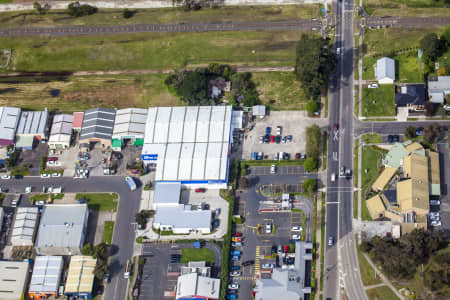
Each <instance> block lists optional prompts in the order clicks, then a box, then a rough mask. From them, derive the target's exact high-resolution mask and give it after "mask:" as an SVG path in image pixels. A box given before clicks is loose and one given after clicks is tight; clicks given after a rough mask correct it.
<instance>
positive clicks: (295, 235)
mask: <svg viewBox="0 0 450 300" xmlns="http://www.w3.org/2000/svg"><path fill="white" fill-rule="evenodd" d="M301 238H302V237H301V235H299V234H293V235H292V239H293V240H300V239H301Z"/></svg>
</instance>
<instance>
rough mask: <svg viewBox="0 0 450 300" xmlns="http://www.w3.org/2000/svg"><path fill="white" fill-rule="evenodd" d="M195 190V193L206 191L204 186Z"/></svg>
mask: <svg viewBox="0 0 450 300" xmlns="http://www.w3.org/2000/svg"><path fill="white" fill-rule="evenodd" d="M195 192H196V193H204V192H206V189H205V188H196V189H195Z"/></svg>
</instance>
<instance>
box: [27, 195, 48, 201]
mask: <svg viewBox="0 0 450 300" xmlns="http://www.w3.org/2000/svg"><path fill="white" fill-rule="evenodd" d="M48 196H49V194H38V195H33V196H31V197H30V202H31V203H34V202H37V201H46V200H47V199H48Z"/></svg>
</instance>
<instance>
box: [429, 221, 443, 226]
mask: <svg viewBox="0 0 450 300" xmlns="http://www.w3.org/2000/svg"><path fill="white" fill-rule="evenodd" d="M441 224H442V223H441V221H432V222H431V226H441Z"/></svg>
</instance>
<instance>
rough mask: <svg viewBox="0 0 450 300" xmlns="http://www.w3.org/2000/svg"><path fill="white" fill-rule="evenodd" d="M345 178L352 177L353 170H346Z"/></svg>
mask: <svg viewBox="0 0 450 300" xmlns="http://www.w3.org/2000/svg"><path fill="white" fill-rule="evenodd" d="M345 177H347V178H350V177H352V170H350V169H346V170H345Z"/></svg>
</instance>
